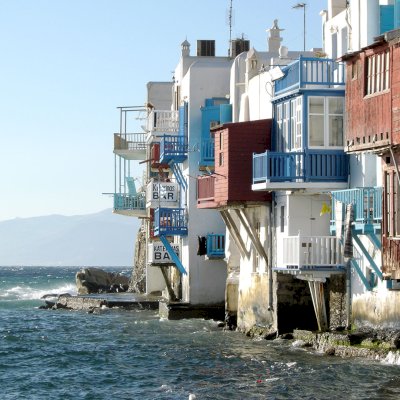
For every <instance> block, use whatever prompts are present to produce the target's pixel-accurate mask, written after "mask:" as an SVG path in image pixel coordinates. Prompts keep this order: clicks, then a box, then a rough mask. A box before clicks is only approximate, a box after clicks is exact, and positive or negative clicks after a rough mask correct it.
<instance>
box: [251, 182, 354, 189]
mask: <svg viewBox="0 0 400 400" xmlns="http://www.w3.org/2000/svg"><path fill="white" fill-rule="evenodd" d="M347 186H348V183H347V182H270V181H265V182H259V183H253V184H252V185H251V188H252V190H253V191H276V190H319V191H328V192H330V191H331V190H335V189H337V190H341V189H346V188H347Z"/></svg>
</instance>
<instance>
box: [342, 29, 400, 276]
mask: <svg viewBox="0 0 400 400" xmlns="http://www.w3.org/2000/svg"><path fill="white" fill-rule="evenodd" d="M343 59H344V60H345V61H346V62H347V84H346V114H347V121H346V122H347V126H346V146H347V147H346V151H347V152H348V153H361V152H372V153H375V154H378V155H379V156H380V157H381V162H382V174H383V175H382V182H383V199H382V206H381V212H382V214H381V218H382V272H383V273H384V274H386V275H387V276H388V277H390V278H391V279H400V213H399V205H400V202H399V199H400V190H399V182H400V176H399V164H400V30H394V31H390V32H387V33H385V34H384V35H381V36H379V37H378V38H376V41H375V42H374V43H373V44H372V45H370V46H368V47H366V48H363V49H362V50H361V51H358V52H355V53H351V54H347V55H345V56H344V57H343Z"/></svg>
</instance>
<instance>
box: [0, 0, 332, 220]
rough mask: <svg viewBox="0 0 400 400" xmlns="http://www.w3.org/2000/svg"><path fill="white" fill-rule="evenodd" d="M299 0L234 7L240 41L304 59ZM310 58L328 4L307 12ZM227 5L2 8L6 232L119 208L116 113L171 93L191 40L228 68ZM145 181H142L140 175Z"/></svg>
mask: <svg viewBox="0 0 400 400" xmlns="http://www.w3.org/2000/svg"><path fill="white" fill-rule="evenodd" d="M297 3H298V1H296V0H233V4H232V6H233V25H232V38H233V39H234V38H237V37H242V36H243V37H244V38H245V39H248V40H250V46H252V47H254V48H255V49H256V50H258V51H265V50H266V48H267V47H266V46H267V34H266V32H265V30H266V29H268V28H270V27H271V26H272V24H273V21H274V19H278V21H279V27H280V28H282V29H285V30H284V31H283V32H282V36H283V39H284V40H283V43H282V44H283V45H285V46H287V47H288V48H289V50H302V49H303V9H293V8H292V6H293V5H295V4H297ZM305 3H306V4H307V6H306V48H307V49H310V48H313V47H322V34H321V17H320V16H319V12H320V11H321V10H323V9H326V7H327V0H308V1H307V0H306V1H305ZM229 6H230V0H202V1H194V0H169V1H165V0H142V1H139V0H0V221H2V220H8V219H13V218H17V217H18V218H27V217H35V216H42V215H50V214H62V215H77V214H87V213H94V212H98V211H100V210H103V209H105V208H111V207H112V197H110V196H106V195H103V194H102V193H110V192H113V191H114V155H113V133H115V132H118V131H119V112H118V110H117V107H118V106H132V105H143V104H144V103H145V100H146V83H147V82H148V81H171V80H172V75H173V74H172V71H173V70H174V69H175V66H176V65H177V63H178V61H179V57H180V44H181V43H182V42H183V41H184V40H185V39H187V40H188V41H189V42H190V43H191V45H192V46H191V51H192V53H191V54H192V55H194V54H195V51H196V41H197V40H198V39H214V40H215V41H216V55H217V56H226V55H227V51H228V47H229V25H228V24H227V20H228V18H227V15H228V9H229ZM137 168H138V170H137V176H141V173H140V168H141V167H139V166H138V165H137Z"/></svg>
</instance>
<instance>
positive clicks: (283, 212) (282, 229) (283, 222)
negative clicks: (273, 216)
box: [280, 206, 285, 232]
mask: <svg viewBox="0 0 400 400" xmlns="http://www.w3.org/2000/svg"><path fill="white" fill-rule="evenodd" d="M280 222H281V232H285V206H281V221H280Z"/></svg>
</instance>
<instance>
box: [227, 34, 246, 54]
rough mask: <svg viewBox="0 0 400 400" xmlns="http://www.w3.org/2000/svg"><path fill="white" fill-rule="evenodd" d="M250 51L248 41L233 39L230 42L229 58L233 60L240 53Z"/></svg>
mask: <svg viewBox="0 0 400 400" xmlns="http://www.w3.org/2000/svg"><path fill="white" fill-rule="evenodd" d="M249 50H250V40H245V39H243V38H241V39H235V40H232V41H231V50H230V52H229V54H230V56H231V58H235V57H236V56H238V55H239V54H240V53H243V52H244V51H249Z"/></svg>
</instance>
